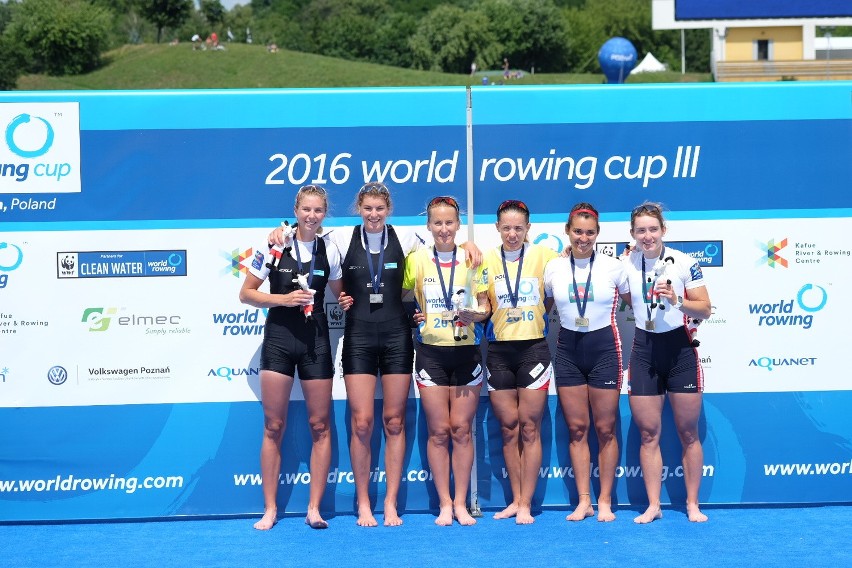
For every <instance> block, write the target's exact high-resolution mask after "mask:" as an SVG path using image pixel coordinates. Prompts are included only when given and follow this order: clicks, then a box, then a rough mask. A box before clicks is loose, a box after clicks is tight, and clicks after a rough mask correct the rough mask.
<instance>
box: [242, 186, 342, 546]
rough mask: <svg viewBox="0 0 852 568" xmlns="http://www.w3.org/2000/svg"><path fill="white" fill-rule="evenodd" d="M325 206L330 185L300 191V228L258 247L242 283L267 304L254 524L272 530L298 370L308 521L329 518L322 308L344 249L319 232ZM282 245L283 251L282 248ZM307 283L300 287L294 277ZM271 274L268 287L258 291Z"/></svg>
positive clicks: (248, 294) (249, 295)
mask: <svg viewBox="0 0 852 568" xmlns="http://www.w3.org/2000/svg"><path fill="white" fill-rule="evenodd" d="M327 210H328V200H327V197H326V192H325V190H324V189H323V188H321V187H318V186H305V187H303V188H301V189H300V190H299V192H298V193H297V194H296V206H295V207H294V211H295V213H296V219H297V228H296V232H295V234H294V235H293V238H292V239H290V242H289V243H288V246H287V247H286V248H283V247H276V248H274V249H270V251H269V252H268V253H267V254H265V255H264V254H262V253H260V252H259V253H258V254H257V255H255V258H254V260H253V262H252V266H251V271H250V273H249V274H247V275H246V279H245V281H244V282H243V286H242V288H241V289H240V301H242V302H244V303H246V304H249V305H252V306H255V307H258V308H269V313H268V315H267V318H266V326H265V328H264V338H263V347H262V349H261V363H260V368H261V371H260V389H261V398H262V402H263V413H264V419H265V427H264V436H263V442H262V444H261V451H260V466H261V475H262V479H263V496H264V501H265V511H264V514H263V518H261V519H260V520H259V521H258V522H257V523H255V525H254V527H255V528H256V529H259V530H268V529H270V528H272V527H273V525H275V523H276V521H277V515H278V508H277V504H276V496H277V493H278V476H279V474H280V472H281V439H282V437H283V435H284V429H285V427H286V425H287V408H288V405H289V401H290V391H291V390H292V388H293V376H294V374H295V371H296V369H298V371H299V379H301V387H302V392H303V393H304V395H305V404H306V406H307V410H308V422H309V424H310V428H311V434H312V436H313V448H312V450H311V464H310V472H311V488H310V498H309V502H308V513H307V516H306V518H305V522H306V523H307V524H308V525H310V526H311V527H313V528H326V527H327V526H328V523H326V521H325V520H324V519H323V518H322V516H321V515H320V511H319V505H320V500H321V499H322V495H323V492H324V491H325V485H326V478H327V477H328V470H329V465H330V463H331V436H330V433H329V430H330V426H331V425H330V414H329V413H330V404H331V386H332V381H331V378H332V376H333V375H334V368H333V366H332V361H331V347H330V344H329V337H328V323H327V321H326V318H325V313H324V306H325V303H324V294H325V287H326V284H328V285H329V287H330V288H331V290H332V291H333V292H334V293H335V295H337V294H339V293H340V290H341V286H342V285H341V281H340V276H341V274H340V255H339V253H338V251H337V249H336V247H334V245H332V244H330V243H328V242H327V241H326V239H324V238H322V237H319V236H317V233H318V231H320V228H321V224H322V221H323V219H324V218H325V214H326V211H327ZM282 248H283V250H282ZM300 275H301V277H302V279H303V281H304V282H305V283H306V284H307V285H308V287H309V289H310V290H313V291H315V292H314V293H312V292H311V291H306V290H303V289H302V286H301V285H300V283H299V282H298V280H297V276H300ZM267 277H268V278H269V293H265V292H261V291H260V290H258V288H259V287H260V285H261V284H262V283H263V281H264V280H265V279H266V278H267Z"/></svg>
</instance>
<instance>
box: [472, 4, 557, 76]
mask: <svg viewBox="0 0 852 568" xmlns="http://www.w3.org/2000/svg"><path fill="white" fill-rule="evenodd" d="M474 7H475V9H476V10H478V11H481V12H482V13H483V14H485V17H486V18H487V19H488V21H489V22H490V24H489V27H490V29H491V31H492V33H493V34H494V38H495V40H496V41H497V43H498V44H500V46H502V48H503V57H506V58H508V60H509V63H510V64H511V65H512V66H513V67H516V68H521V69H530V68H532V67H535V68H536V69H542V70H547V71H550V72H553V71H563V70H565V69H566V68H567V56H568V29H567V25H566V22H565V19H564V18H563V17H562V13H561V12H560V10H559V9H558V8H557V7H556V4H554V3H553V2H552V0H481V1H480V2H478V3H477V4H475V6H474Z"/></svg>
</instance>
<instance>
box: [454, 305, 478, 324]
mask: <svg viewBox="0 0 852 568" xmlns="http://www.w3.org/2000/svg"><path fill="white" fill-rule="evenodd" d="M479 315H482V314H479V313H477V312H475V311H473V310H469V309H466V308H465V309H461V310H459V321H460V322H462V324H464V325H470V324H472V323H473V322H475V321H476V319H475V318H476V317H477V316H479Z"/></svg>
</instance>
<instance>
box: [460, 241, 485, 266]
mask: <svg viewBox="0 0 852 568" xmlns="http://www.w3.org/2000/svg"><path fill="white" fill-rule="evenodd" d="M461 248H462V250H464V253H465V255H466V256H467V259H468V260H469V261H470V264H469V266H470V268H476V267H478V266H479V265H480V264H482V251H481V250H479V247H478V246H476V244H475V243H472V242H470V241H468V242H466V243H462V245H461Z"/></svg>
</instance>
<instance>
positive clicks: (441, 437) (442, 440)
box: [429, 424, 450, 447]
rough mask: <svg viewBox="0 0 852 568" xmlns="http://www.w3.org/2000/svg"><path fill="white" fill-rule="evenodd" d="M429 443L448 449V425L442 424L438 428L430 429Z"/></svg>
mask: <svg viewBox="0 0 852 568" xmlns="http://www.w3.org/2000/svg"><path fill="white" fill-rule="evenodd" d="M429 441H430V442H432V444H434V445H436V446H441V447H448V446H449V445H450V425H449V424H442V425H441V426H439V427H438V428H435V429H432V428H430V429H429Z"/></svg>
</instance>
